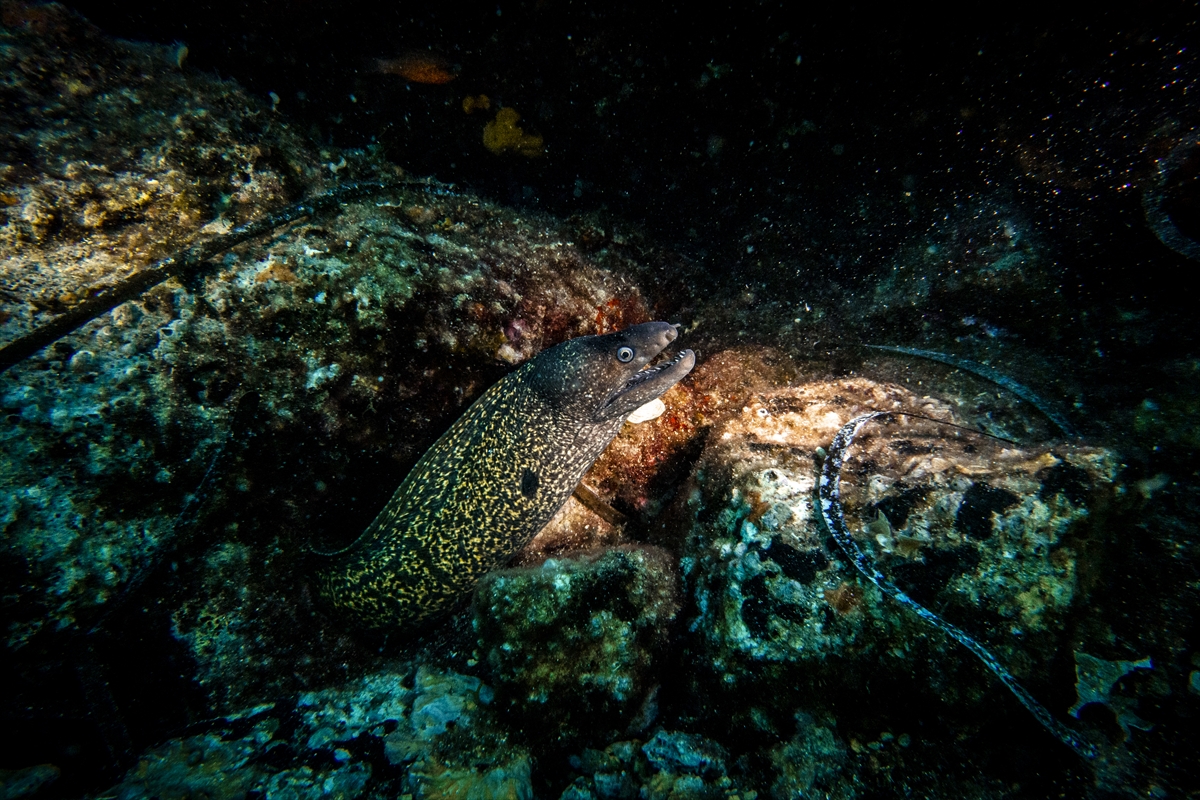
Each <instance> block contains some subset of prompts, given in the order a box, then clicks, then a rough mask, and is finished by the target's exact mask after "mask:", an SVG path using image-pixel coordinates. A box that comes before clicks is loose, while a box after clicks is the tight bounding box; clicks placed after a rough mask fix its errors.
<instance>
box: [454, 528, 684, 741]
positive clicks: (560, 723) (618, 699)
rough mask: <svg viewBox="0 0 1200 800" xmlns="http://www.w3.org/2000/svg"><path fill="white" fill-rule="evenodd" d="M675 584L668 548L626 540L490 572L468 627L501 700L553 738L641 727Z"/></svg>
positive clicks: (648, 715) (648, 716) (674, 606)
mask: <svg viewBox="0 0 1200 800" xmlns="http://www.w3.org/2000/svg"><path fill="white" fill-rule="evenodd" d="M676 581H677V576H676V573H675V563H674V559H673V558H672V556H671V554H669V553H667V552H665V551H661V550H658V549H655V548H636V549H635V548H630V547H620V548H614V549H611V550H607V551H604V552H602V553H601V552H593V553H590V554H586V555H584V556H583V557H577V558H575V559H572V560H559V559H549V560H547V561H545V562H544V563H543V564H542V565H541V566H540V567H527V568H521V569H513V570H500V571H497V572H494V573H492V574H490V575H488V576H487V577H486V578H484V580H483V581H481V582H480V584H479V587H478V589H477V590H476V592H475V628H476V631H477V633H478V636H479V653H480V655H479V658H480V660H481V661H482V662H483V663H484V664H485V665H486V667H487V669H488V672H489V674H490V675H491V679H492V683H493V685H494V686H495V687H496V690H497V693H498V696H499V699H500V700H501V701H502V702H503V703H505V704H507V706H508V708H509V710H510V712H511V713H512V714H513V715H514V716H515V717H516V718H517V720H518V721H521V720H523V721H524V723H525V726H526V727H527V728H528V729H530V730H533V731H537V732H538V734H537V735H539V736H544V737H547V738H549V739H551V740H566V739H571V738H575V737H578V736H579V734H580V733H581V732H583V731H587V732H588V735H589V736H594V735H596V734H598V733H600V731H602V730H605V729H608V730H609V731H611V733H610V734H609V735H615V734H617V733H619V732H621V731H622V730H623V729H624V728H625V727H627V726H630V725H632V726H634V727H638V726H640V727H645V726H646V725H648V724H649V722H650V721H652V717H653V713H652V711H651V710H650V709H652V708H653V692H655V691H656V690H657V682H658V680H660V679H661V676H659V675H658V674H657V673H656V671H655V667H656V666H659V664H660V663H661V657H662V655H663V652H664V651H665V649H666V645H667V640H668V633H669V626H670V623H671V621H672V620H673V619H674V617H675V613H676V612H677V611H678V607H679V604H678V598H677V590H676ZM656 662H658V663H656ZM639 716H640V717H641V718H642V719H638V717H639Z"/></svg>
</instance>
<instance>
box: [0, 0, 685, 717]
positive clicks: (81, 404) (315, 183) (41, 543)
mask: <svg viewBox="0 0 1200 800" xmlns="http://www.w3.org/2000/svg"><path fill="white" fill-rule="evenodd" d="M27 11H28V14H31V15H33V17H36V21H37V24H36V25H35V24H30V25H26V26H15V27H11V28H10V27H6V28H5V29H4V30H3V31H2V32H0V37H3V43H4V47H3V48H0V58H3V59H4V61H3V63H2V64H0V66H3V67H6V68H8V69H9V71H10V72H12V74H14V75H33V74H52V75H55V76H56V77H55V78H54V81H51V82H48V83H43V82H40V81H36V80H33V79H32V78H30V79H29V80H28V82H23V81H24V79H20V80H18V82H17V84H15V85H14V87H12V90H13V91H14V92H17V93H18V94H20V97H21V98H22V99H21V100H20V102H18V105H19V106H21V108H22V109H23V111H22V114H23V115H24V116H21V117H20V118H19V119H16V118H13V119H9V118H6V119H5V120H4V122H3V123H0V124H2V125H4V126H6V131H7V128H12V129H13V130H12V131H7V132H8V133H11V134H12V135H13V136H15V137H16V140H17V141H19V142H20V143H22V144H21V146H22V147H23V148H25V149H26V150H28V151H29V152H30V153H36V154H37V155H36V158H33V157H32V156H31V160H29V161H28V166H27V168H26V167H23V168H22V169H20V170H17V169H12V168H5V169H4V170H3V171H2V172H0V191H2V192H3V193H4V197H5V198H16V201H15V202H14V203H11V204H9V203H8V200H5V204H4V205H3V207H2V208H0V272H2V274H0V278H2V279H3V287H4V288H5V291H4V292H2V293H0V340H6V341H11V340H12V338H14V337H16V336H19V335H22V334H24V333H26V332H28V331H29V330H30V328H31V327H32V326H35V325H37V324H39V323H41V322H43V321H45V320H46V319H49V318H52V317H53V316H54V315H55V314H57V313H59V312H60V311H61V310H64V309H66V308H69V307H71V306H72V304H73V303H75V302H76V301H77V300H78V299H80V298H84V297H87V296H89V295H90V294H91V293H92V292H93V291H95V290H96V289H98V288H102V287H105V286H108V285H110V284H112V283H113V282H114V281H116V280H119V279H121V278H123V277H125V276H127V275H128V274H130V272H131V271H134V270H136V269H139V268H141V267H142V266H145V265H147V264H150V263H153V262H154V261H155V260H156V259H158V258H160V257H162V256H164V255H167V254H169V253H171V252H173V251H174V250H176V249H177V248H179V247H181V246H183V245H184V244H185V243H187V242H190V241H194V240H196V239H197V238H204V237H207V236H212V235H216V234H219V233H221V232H224V231H227V230H228V229H229V228H230V227H231V226H233V225H236V224H239V223H241V222H243V221H245V220H247V219H250V218H257V217H258V216H260V215H262V214H264V213H267V212H269V211H272V210H274V209H276V208H278V207H279V206H281V205H283V204H285V203H287V202H291V201H292V200H294V199H295V198H296V197H298V196H300V195H308V194H312V193H314V192H317V191H320V190H322V189H323V188H325V187H326V185H327V181H328V179H329V176H330V175H332V174H336V175H337V177H338V178H339V179H346V180H354V179H356V178H374V179H378V178H379V177H380V176H383V177H385V178H391V179H393V180H394V179H395V176H396V168H394V167H393V166H392V165H390V164H388V163H387V162H385V161H384V160H383V159H382V157H381V156H380V155H379V154H378V153H376V152H370V153H364V152H361V151H346V152H342V151H336V152H335V151H329V150H326V151H320V150H318V149H317V148H315V147H314V146H313V145H312V144H311V143H309V142H307V141H305V140H304V139H303V138H302V137H300V136H299V135H297V134H296V133H295V132H294V131H293V130H292V129H291V128H290V127H289V126H288V124H287V123H286V122H285V121H284V120H282V119H280V118H278V117H276V116H274V115H273V114H272V112H271V111H270V109H269V106H267V105H266V103H265V101H260V100H257V99H254V98H252V97H250V96H249V95H247V94H246V93H245V92H243V91H242V90H241V89H240V88H239V87H237V86H236V85H235V84H232V83H228V82H222V81H217V80H214V79H212V78H210V77H206V76H203V75H199V74H195V73H192V72H191V71H189V70H188V69H183V70H180V69H179V67H178V65H177V64H176V63H175V59H176V55H177V52H176V50H175V49H174V48H164V47H153V46H148V45H145V46H144V45H136V44H130V43H125V42H120V41H117V40H113V39H111V38H109V37H106V36H103V35H101V34H100V33H99V32H98V31H96V30H95V29H94V28H91V27H90V26H88V25H87V24H86V23H84V22H83V21H82V20H81V19H80V18H78V17H76V16H75V15H74V14H72V13H71V12H68V11H66V10H65V9H63V8H62V7H59V6H55V5H53V4H50V5H45V6H37V7H36V8H35V7H30V8H29V9H27ZM80 142H86V146H84V145H81V144H80ZM81 148H82V149H81ZM85 157H86V159H87V160H86V163H85V162H84V161H83V160H82V159H84V158H85ZM329 163H335V164H339V165H341V164H344V165H345V166H344V167H343V166H339V168H338V170H336V171H333V172H331V170H330V169H328V168H327V165H328V164H329ZM135 189H136V192H135ZM135 195H136V196H135ZM89 198H90V199H89ZM122 198H124V199H122ZM89 203H91V204H92V205H88V204H89ZM88 209H91V210H90V211H89V210H88ZM573 239H574V232H573V230H572V229H571V228H570V226H567V225H564V224H562V223H560V222H558V221H556V220H554V219H552V218H549V217H545V216H540V215H537V214H534V213H517V212H514V211H512V210H508V209H505V208H502V207H500V206H496V205H493V204H491V203H488V202H485V201H483V200H481V199H479V198H477V197H475V196H473V195H470V194H468V193H465V192H457V191H454V190H453V189H451V188H449V187H444V186H440V185H437V184H432V183H430V184H425V183H407V184H398V185H397V186H396V188H395V190H394V191H390V192H388V193H385V194H384V195H380V196H378V197H375V198H372V199H370V200H359V201H356V202H353V203H347V204H343V205H342V206H340V207H339V208H338V209H335V210H333V211H332V212H330V213H328V214H325V215H323V216H319V217H316V218H313V219H309V220H307V221H306V222H304V223H300V224H296V225H293V226H292V227H290V228H287V229H281V230H279V231H276V232H275V234H274V235H273V236H271V237H269V238H266V239H264V240H261V241H249V242H246V243H244V244H242V245H239V246H238V247H236V248H234V249H233V250H231V251H230V252H228V253H227V254H225V255H224V257H223V258H221V259H220V262H219V263H216V264H212V265H211V266H210V267H209V268H207V270H206V271H204V272H203V273H202V274H199V275H197V276H196V277H194V278H192V279H189V280H188V281H186V282H180V281H178V280H172V281H168V282H166V283H163V284H161V285H159V286H157V287H155V288H153V289H151V290H149V291H147V292H146V293H145V294H143V295H142V296H141V297H140V298H138V299H136V300H134V301H131V302H127V303H125V304H123V305H121V306H119V307H117V308H116V309H114V310H113V311H112V312H111V313H109V314H106V315H104V316H102V317H100V318H98V319H96V320H94V321H93V322H91V323H89V324H87V325H85V326H84V327H83V328H81V329H79V330H78V331H76V332H75V333H73V334H70V335H68V336H66V337H64V338H62V339H61V340H59V341H58V342H56V343H55V344H53V345H51V346H49V347H47V348H46V349H44V350H43V351H41V352H40V353H38V354H36V355H34V356H33V357H31V358H29V359H28V360H26V361H24V362H23V363H21V364H18V365H16V366H14V367H13V368H11V369H9V370H8V371H7V372H5V373H4V374H3V375H2V376H0V409H2V410H3V413H4V415H5V416H6V419H7V424H6V425H5V427H4V429H3V431H2V432H0V480H2V481H3V482H4V483H5V485H7V486H10V487H12V491H10V492H6V493H4V495H3V496H2V497H0V521H2V522H0V525H2V526H3V531H4V534H5V545H4V548H3V552H2V553H0V568H2V569H3V570H4V572H5V574H7V575H11V576H13V580H12V581H11V582H10V584H9V585H10V587H11V588H10V590H9V591H7V592H6V596H5V600H4V603H5V606H4V607H5V621H6V638H7V641H8V646H9V647H10V648H14V649H21V648H23V647H25V646H26V645H28V644H29V643H30V642H32V641H34V639H35V638H37V637H39V636H42V638H43V639H44V640H45V644H44V647H45V648H48V649H50V650H55V649H56V648H57V649H58V650H61V647H58V646H57V645H55V643H54V637H61V636H64V635H73V634H77V633H81V632H86V631H88V630H90V629H92V628H93V627H94V626H96V625H98V624H106V621H107V620H110V619H111V618H112V616H113V611H114V609H116V608H119V607H134V605H135V604H134V603H132V602H130V600H131V599H132V598H134V597H138V598H139V599H146V600H149V601H150V602H147V603H146V604H145V607H146V608H149V609H155V610H156V611H155V613H156V614H157V616H155V618H154V619H153V620H152V621H148V622H149V624H151V625H152V626H153V630H154V631H157V632H158V633H159V634H161V635H162V636H164V638H165V637H167V636H174V637H176V638H177V639H178V640H179V641H180V642H182V643H183V644H184V645H185V647H186V648H187V649H188V651H189V652H190V654H191V656H192V658H193V659H194V661H195V662H196V676H197V678H198V679H199V683H200V685H201V687H202V689H203V691H204V692H205V693H206V695H207V699H208V702H209V703H210V705H211V706H212V707H213V709H214V710H218V709H219V710H224V711H228V710H230V709H233V708H237V707H241V706H244V705H249V704H253V703H254V702H257V701H258V700H261V699H264V698H274V697H278V696H281V695H283V694H287V693H289V692H293V691H297V690H302V689H305V688H309V687H312V686H321V685H327V684H329V683H334V682H337V681H339V680H342V679H344V678H345V676H346V675H347V674H348V671H349V667H348V666H347V665H349V664H355V665H358V668H363V669H370V668H371V665H372V664H375V663H378V662H377V658H378V657H377V654H375V653H374V652H373V650H371V649H363V648H360V647H359V645H358V644H357V643H356V642H355V641H354V640H353V639H351V638H350V637H349V636H348V634H347V633H346V632H345V631H344V630H342V629H341V627H340V626H338V625H337V624H335V623H334V622H332V621H330V620H327V619H326V618H325V616H324V612H323V609H322V608H321V607H320V606H319V604H318V603H317V602H316V601H315V599H314V597H315V592H314V591H313V590H312V586H311V581H310V579H311V576H312V575H313V571H314V570H315V569H317V568H319V566H320V562H319V559H318V558H316V557H313V556H311V555H310V550H316V551H321V550H335V549H337V548H338V547H340V546H343V545H345V544H346V543H348V542H349V541H350V540H352V539H353V538H354V537H355V536H356V535H357V534H358V533H359V532H360V531H361V530H362V529H363V528H365V527H366V525H367V524H368V523H369V522H370V519H371V517H372V516H373V514H374V513H375V512H377V511H378V510H379V508H381V507H382V506H383V504H384V503H385V502H386V499H387V497H388V496H390V495H391V493H392V492H393V491H394V490H395V487H396V486H397V485H398V484H399V483H400V481H401V480H402V479H403V477H404V475H405V473H406V472H407V469H408V467H409V466H410V465H411V464H412V463H413V462H414V461H415V460H416V457H417V456H418V455H419V454H420V453H421V452H422V451H423V450H424V449H425V448H426V447H428V445H429V444H430V443H431V442H432V441H433V440H434V439H435V438H436V437H437V435H438V434H439V433H441V432H442V430H444V428H445V427H446V426H447V425H448V424H449V423H450V422H451V421H452V420H453V419H455V418H456V417H458V416H459V415H460V414H461V413H462V411H463V410H464V409H465V408H466V407H467V406H468V405H469V404H470V402H471V401H472V400H473V399H474V398H475V397H477V396H478V395H479V394H480V393H482V391H483V390H484V389H486V388H487V387H488V386H489V385H490V384H491V383H493V382H494V381H495V380H496V379H498V378H499V377H500V376H501V375H502V374H504V372H506V371H507V370H508V369H510V368H511V366H512V365H514V364H518V363H521V362H523V361H525V360H527V359H528V358H530V357H532V356H533V355H534V354H536V353H537V352H539V351H540V350H541V349H543V348H545V347H547V346H550V345H553V344H555V343H557V342H559V341H562V340H564V339H567V338H570V337H572V336H577V335H583V334H591V333H601V332H608V331H612V330H615V329H618V328H622V327H625V326H627V325H629V324H633V323H637V322H642V321H645V320H647V319H649V318H650V316H651V314H650V310H651V308H654V309H655V313H656V314H657V315H661V316H670V315H671V314H672V310H673V309H674V308H677V307H678V304H679V303H680V302H682V298H681V297H671V296H669V295H668V294H667V293H666V289H665V287H666V286H667V285H668V282H667V280H666V279H664V280H663V287H664V290H663V292H662V293H661V294H660V295H658V296H657V298H655V297H653V296H648V294H647V290H646V289H644V288H643V285H644V284H645V279H646V278H647V277H649V276H651V275H652V273H653V270H652V269H651V266H647V264H648V263H649V264H651V265H652V264H653V261H654V259H655V258H656V256H655V255H654V251H653V249H652V248H649V247H647V246H644V245H639V247H638V248H637V249H636V251H635V250H634V249H632V248H626V247H623V246H621V245H620V244H618V243H616V242H611V243H610V244H609V246H606V247H602V248H594V247H593V248H590V249H589V251H588V252H587V253H586V254H585V252H584V250H582V249H581V248H580V247H577V246H576V245H575V244H574V243H573ZM672 285H673V284H672ZM650 286H651V287H654V286H655V284H654V282H653V281H652V282H651V283H650ZM654 291H655V292H657V291H658V290H657V288H654ZM251 401H252V402H251ZM397 420H403V421H404V424H402V425H401V424H397V422H396V421H397ZM655 422H658V421H657V420H655V421H652V422H650V423H646V425H652V424H654V423H655ZM612 468H613V469H619V468H620V464H619V463H618V464H615V465H614V466H613V467H612ZM639 474H640V475H641V476H642V480H643V481H648V480H650V478H651V476H652V475H653V470H652V469H649V468H643V469H641V470H640V472H639ZM167 595H170V597H171V599H170V600H169V601H166V602H159V600H160V599H162V598H164V597H166V596H167ZM139 635H142V634H139ZM146 635H151V634H146ZM36 657H37V656H35V655H30V656H29V658H36ZM284 663H286V664H287V668H286V669H285V668H281V665H282V664H284Z"/></svg>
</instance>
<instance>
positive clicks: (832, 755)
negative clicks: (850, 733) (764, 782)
mask: <svg viewBox="0 0 1200 800" xmlns="http://www.w3.org/2000/svg"><path fill="white" fill-rule="evenodd" d="M847 761H848V759H847V753H846V746H845V745H844V744H842V741H841V740H840V739H839V738H838V736H837V734H836V733H834V732H833V731H832V730H831V729H830V728H828V727H825V726H822V725H818V724H817V723H816V721H815V720H813V718H812V717H810V716H809V715H807V714H804V713H798V714H796V733H795V734H794V735H793V736H792V738H791V739H789V740H787V741H786V742H782V743H780V744H779V745H778V746H776V747H774V748H772V750H771V762H772V764H773V765H774V767H775V770H776V772H777V773H778V777H777V778H776V779H775V782H774V783H773V784H771V797H773V798H775V800H788V799H789V798H792V797H806V796H808V795H809V794H810V793H811V792H813V791H814V790H818V791H823V792H825V796H827V797H829V796H832V797H842V798H849V797H854V796H855V793H854V791H853V790H852V789H848V787H845V786H840V787H838V788H839V789H840V791H836V792H832V791H830V790H831V789H832V788H833V787H834V784H835V783H836V781H837V778H838V777H840V775H841V773H842V771H843V769H844V768H845V766H846V762H847Z"/></svg>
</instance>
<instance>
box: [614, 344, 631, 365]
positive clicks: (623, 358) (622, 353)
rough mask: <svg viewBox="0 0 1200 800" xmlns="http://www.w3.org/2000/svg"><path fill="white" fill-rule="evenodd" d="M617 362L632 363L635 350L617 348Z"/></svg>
mask: <svg viewBox="0 0 1200 800" xmlns="http://www.w3.org/2000/svg"><path fill="white" fill-rule="evenodd" d="M617 361H620V362H621V363H622V364H628V363H629V362H630V361H633V348H632V347H620V348H617Z"/></svg>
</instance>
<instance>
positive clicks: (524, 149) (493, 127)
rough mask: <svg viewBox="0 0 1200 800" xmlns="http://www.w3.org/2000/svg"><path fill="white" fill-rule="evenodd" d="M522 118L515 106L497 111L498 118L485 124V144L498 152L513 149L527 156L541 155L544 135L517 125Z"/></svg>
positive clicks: (489, 148)
mask: <svg viewBox="0 0 1200 800" xmlns="http://www.w3.org/2000/svg"><path fill="white" fill-rule="evenodd" d="M520 119H521V115H520V114H518V113H517V111H516V109H514V108H502V109H500V110H499V111H497V112H496V118H495V119H494V120H492V121H491V122H489V123H488V124H487V125H484V126H483V146H484V147H486V148H487V149H488V150H491V151H492V152H493V153H496V154H500V153H506V152H508V151H510V150H512V151H515V152H517V153H520V154H521V155H523V156H525V157H526V158H535V157H536V156H540V155H541V154H542V137H540V136H535V135H533V134H530V133H526V132H525V130H524V129H523V128H521V127H520V126H518V125H517V121H518V120H520Z"/></svg>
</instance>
